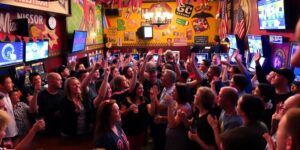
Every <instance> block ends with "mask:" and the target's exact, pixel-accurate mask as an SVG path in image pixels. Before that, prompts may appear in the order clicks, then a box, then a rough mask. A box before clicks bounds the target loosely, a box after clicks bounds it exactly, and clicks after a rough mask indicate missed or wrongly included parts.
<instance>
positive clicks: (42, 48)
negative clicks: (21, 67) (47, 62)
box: [25, 40, 49, 62]
mask: <svg viewBox="0 0 300 150" xmlns="http://www.w3.org/2000/svg"><path fill="white" fill-rule="evenodd" d="M48 48H49V41H47V40H46V41H36V42H28V43H26V47H25V52H26V53H25V61H26V62H28V61H34V60H39V59H45V58H48V52H49V49H48Z"/></svg>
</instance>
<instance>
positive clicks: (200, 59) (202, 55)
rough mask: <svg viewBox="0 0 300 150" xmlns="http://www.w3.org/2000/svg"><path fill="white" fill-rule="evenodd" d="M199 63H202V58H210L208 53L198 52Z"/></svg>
mask: <svg viewBox="0 0 300 150" xmlns="http://www.w3.org/2000/svg"><path fill="white" fill-rule="evenodd" d="M196 59H197V65H200V64H201V62H202V60H204V59H208V53H196Z"/></svg>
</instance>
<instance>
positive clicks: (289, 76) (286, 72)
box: [272, 68, 295, 84]
mask: <svg viewBox="0 0 300 150" xmlns="http://www.w3.org/2000/svg"><path fill="white" fill-rule="evenodd" d="M272 71H274V72H276V73H277V74H279V75H282V76H283V77H285V78H286V79H287V80H288V82H289V84H291V83H292V82H293V81H294V79H295V74H294V73H293V71H292V70H291V69H289V68H280V69H276V68H272Z"/></svg>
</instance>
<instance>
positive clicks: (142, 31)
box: [136, 26, 153, 39]
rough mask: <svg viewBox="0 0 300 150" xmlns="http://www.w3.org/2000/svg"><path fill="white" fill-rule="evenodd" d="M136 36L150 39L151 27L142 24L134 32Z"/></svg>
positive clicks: (151, 36)
mask: <svg viewBox="0 0 300 150" xmlns="http://www.w3.org/2000/svg"><path fill="white" fill-rule="evenodd" d="M136 34H137V36H138V38H140V39H152V38H153V27H152V26H142V27H140V28H139V29H138V30H137V32H136Z"/></svg>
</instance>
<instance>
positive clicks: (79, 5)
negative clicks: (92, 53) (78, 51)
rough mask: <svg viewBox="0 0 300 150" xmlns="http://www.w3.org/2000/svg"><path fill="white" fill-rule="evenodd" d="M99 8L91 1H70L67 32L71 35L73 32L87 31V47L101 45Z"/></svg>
mask: <svg viewBox="0 0 300 150" xmlns="http://www.w3.org/2000/svg"><path fill="white" fill-rule="evenodd" d="M101 9H102V8H101V6H99V5H97V6H96V5H95V2H94V1H92V0H83V1H78V0H72V1H71V12H72V16H71V17H68V18H67V30H68V34H69V35H73V32H74V30H81V31H87V32H88V35H87V40H86V43H87V45H91V44H102V43H103V37H102V34H103V29H102V17H101V16H102V13H101V12H102V11H101Z"/></svg>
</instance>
